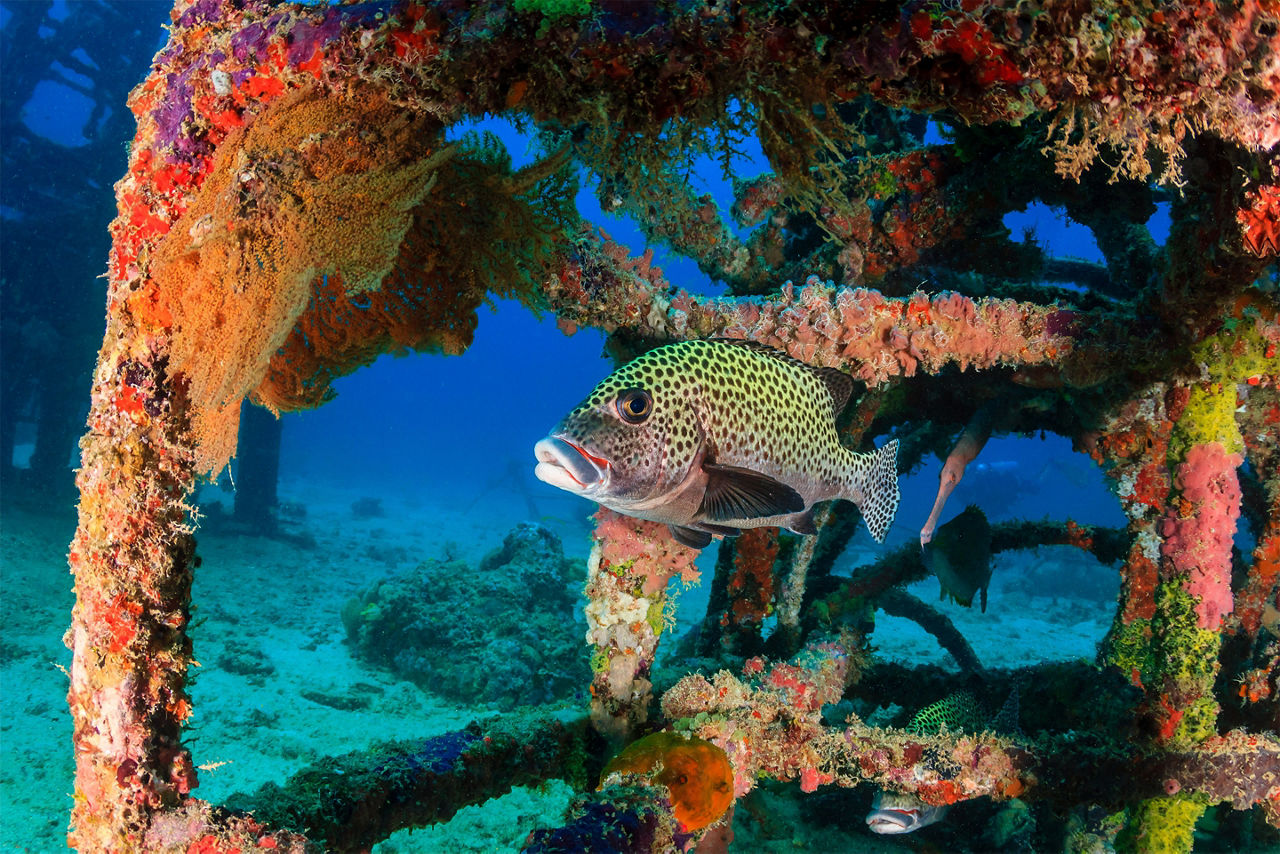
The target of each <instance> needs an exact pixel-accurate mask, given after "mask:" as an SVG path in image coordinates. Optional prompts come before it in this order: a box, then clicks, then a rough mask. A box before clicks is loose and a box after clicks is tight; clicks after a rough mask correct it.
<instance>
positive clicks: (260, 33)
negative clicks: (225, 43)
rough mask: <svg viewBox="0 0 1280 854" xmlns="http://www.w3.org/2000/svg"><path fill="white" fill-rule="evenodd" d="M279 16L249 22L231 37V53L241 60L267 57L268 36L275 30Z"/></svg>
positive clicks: (252, 60) (257, 60)
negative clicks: (257, 21)
mask: <svg viewBox="0 0 1280 854" xmlns="http://www.w3.org/2000/svg"><path fill="white" fill-rule="evenodd" d="M278 22H279V18H278V17H277V16H272V17H270V18H268V19H267V20H265V21H261V22H259V23H253V24H248V25H247V26H245V27H244V28H243V29H241V30H240V32H238V33H236V34H235V35H233V36H232V37H231V55H232V56H234V57H235V58H236V59H237V60H238V61H240V62H246V61H251V62H261V61H262V60H264V59H266V58H267V38H268V36H270V34H271V33H273V32H275V29H276V24H277V23H278Z"/></svg>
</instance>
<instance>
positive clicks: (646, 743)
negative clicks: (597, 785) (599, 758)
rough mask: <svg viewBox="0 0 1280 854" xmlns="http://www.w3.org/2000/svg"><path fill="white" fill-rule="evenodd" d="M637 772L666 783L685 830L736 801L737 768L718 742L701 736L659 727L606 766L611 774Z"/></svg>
mask: <svg viewBox="0 0 1280 854" xmlns="http://www.w3.org/2000/svg"><path fill="white" fill-rule="evenodd" d="M615 773H616V774H639V775H643V776H647V777H648V778H649V780H650V782H652V783H656V784H658V785H662V786H666V787H667V791H668V792H670V795H671V808H672V812H673V813H674V814H675V817H676V820H677V821H679V822H680V824H681V827H682V830H684V831H685V832H692V831H695V830H701V829H702V828H704V827H706V826H707V825H709V824H711V822H713V821H715V820H716V819H718V818H720V816H722V815H724V812H725V810H727V809H728V808H729V805H730V804H731V803H733V768H732V767H731V766H730V765H729V757H728V756H726V755H725V752H724V751H723V750H721V749H720V748H719V747H716V746H715V745H714V744H712V743H711V742H709V741H703V740H702V739H700V738H685V737H684V736H682V735H680V734H678V733H674V732H655V733H653V734H652V735H646V736H645V737H644V738H641V739H639V740H637V741H634V742H632V743H631V744H629V745H627V747H626V748H625V749H623V751H622V752H621V753H619V754H618V755H617V756H615V757H613V759H611V760H610V761H609V764H608V765H606V766H605V769H604V774H603V775H602V776H601V779H602V780H604V779H607V778H608V777H609V775H610V774H615Z"/></svg>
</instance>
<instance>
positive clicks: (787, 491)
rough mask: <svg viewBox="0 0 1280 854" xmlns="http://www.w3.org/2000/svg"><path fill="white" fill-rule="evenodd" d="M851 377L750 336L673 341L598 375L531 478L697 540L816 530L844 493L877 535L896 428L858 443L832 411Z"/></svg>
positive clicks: (845, 396)
mask: <svg viewBox="0 0 1280 854" xmlns="http://www.w3.org/2000/svg"><path fill="white" fill-rule="evenodd" d="M852 393H853V380H852V379H851V378H850V377H849V375H848V374H845V373H842V372H840V371H838V370H836V369H834V368H815V367H813V366H812V365H807V364H805V363H803V362H800V361H798V360H796V359H793V358H791V357H790V356H788V355H786V354H784V353H781V352H779V351H777V350H773V349H771V348H769V347H765V346H764V345H761V344H756V343H754V342H750V341H737V340H730V339H709V340H703V341H682V342H679V343H676V344H668V345H666V346H663V347H658V348H656V349H654V350H651V351H649V352H648V353H645V354H644V355H642V356H640V357H639V358H637V359H635V360H633V361H631V362H629V363H627V364H626V365H623V366H622V367H621V368H619V369H618V370H616V371H614V372H613V373H612V374H610V375H609V376H608V377H606V378H605V379H604V380H603V381H602V382H601V383H600V384H599V385H597V386H596V387H595V389H594V390H593V391H592V392H591V394H590V395H588V396H587V399H586V400H584V401H583V402H582V403H581V404H579V405H578V406H577V407H576V408H575V409H574V410H573V411H571V412H570V413H569V414H568V415H567V416H565V418H564V420H562V421H561V422H560V423H559V424H558V425H557V426H556V427H555V428H554V429H553V430H552V431H551V433H550V434H549V435H548V436H547V437H546V438H544V439H542V440H541V441H540V442H538V443H537V445H535V446H534V453H535V455H536V456H537V458H538V464H537V468H536V469H535V472H534V473H535V474H536V475H537V477H538V478H539V479H540V480H543V481H545V482H546V483H549V484H551V485H552V486H557V487H559V488H561V489H564V490H567V491H569V492H572V493H574V494H576V495H581V496H582V497H584V498H589V499H591V500H592V501H595V502H597V503H599V504H602V505H604V506H605V507H608V508H610V509H612V510H616V511H617V512H619V513H622V514H624V515H627V516H634V517H636V518H639V519H648V520H650V521H654V522H663V523H666V524H667V525H668V526H669V527H670V528H671V533H672V535H673V536H674V537H675V538H676V540H678V541H679V542H681V543H683V544H685V545H687V546H691V547H693V548H702V547H703V546H705V545H707V544H708V543H710V542H711V538H712V536H713V535H715V536H730V537H731V536H736V535H737V534H740V533H741V532H742V529H743V528H759V527H766V526H774V525H776V526H779V527H784V528H787V529H789V530H791V531H794V532H796V533H798V534H812V533H814V532H815V530H816V529H815V527H814V523H813V516H812V509H813V505H814V504H815V503H816V502H819V501H827V500H830V499H835V498H845V499H848V500H850V501H852V502H853V503H854V504H856V505H857V506H858V508H859V509H860V510H861V511H862V517H863V519H864V520H865V521H866V523H867V529H868V530H869V531H870V532H871V535H872V536H873V537H874V538H875V539H876V541H877V542H883V541H884V536H885V533H886V532H887V531H888V529H889V525H890V524H891V523H892V522H893V517H894V514H895V513H896V512H897V509H898V470H897V453H898V442H897V440H896V439H895V440H893V441H891V442H889V443H887V444H886V445H885V446H884V447H882V448H880V449H879V450H878V451H875V452H873V453H868V454H860V453H856V452H854V451H850V450H848V449H846V448H845V447H843V446H842V445H841V444H840V441H839V438H838V436H837V434H836V424H835V420H836V415H837V414H838V413H839V412H840V410H842V409H843V408H844V406H845V404H846V403H847V402H848V401H849V397H850V395H851V394H852Z"/></svg>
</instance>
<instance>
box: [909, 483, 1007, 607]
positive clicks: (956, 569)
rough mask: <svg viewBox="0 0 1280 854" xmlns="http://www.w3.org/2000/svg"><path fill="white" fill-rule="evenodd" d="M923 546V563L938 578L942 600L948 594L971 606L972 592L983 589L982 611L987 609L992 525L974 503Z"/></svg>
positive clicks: (966, 605)
mask: <svg viewBox="0 0 1280 854" xmlns="http://www.w3.org/2000/svg"><path fill="white" fill-rule="evenodd" d="M923 549H924V564H925V566H926V567H928V569H929V571H930V572H932V573H933V574H934V575H936V576H937V577H938V584H939V585H941V587H942V593H941V595H940V596H939V597H938V598H939V599H943V598H946V597H947V596H948V595H950V596H951V598H952V599H954V600H955V601H957V602H959V603H960V604H961V605H963V606H965V607H966V608H968V607H969V606H970V605H972V604H973V594H974V593H975V592H977V591H979V590H981V591H982V613H984V614H985V613H986V612H987V588H988V587H989V586H990V585H991V525H990V524H989V523H988V522H987V517H986V514H985V513H983V512H982V510H981V509H980V508H978V507H976V506H974V505H972V504H971V505H969V506H968V507H966V508H965V509H964V512H963V513H961V514H960V515H958V516H956V517H955V518H954V519H952V520H951V521H950V522H948V523H946V524H945V525H943V526H942V527H941V528H939V529H938V531H937V533H935V534H934V535H933V540H932V541H930V542H929V544H928V545H926V546H924V547H923Z"/></svg>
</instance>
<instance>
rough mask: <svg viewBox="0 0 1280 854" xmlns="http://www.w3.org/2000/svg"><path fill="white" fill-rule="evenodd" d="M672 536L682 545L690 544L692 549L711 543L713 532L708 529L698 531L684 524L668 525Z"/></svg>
mask: <svg viewBox="0 0 1280 854" xmlns="http://www.w3.org/2000/svg"><path fill="white" fill-rule="evenodd" d="M667 528H668V529H669V530H670V531H671V536H672V537H674V538H675V541H676V542H677V543H679V544H680V545H682V546H688V547H689V548H691V549H701V548H705V547H706V546H708V545H710V543H711V534H709V533H707V532H706V531H698V530H695V529H693V528H686V527H684V526H683V525H668V526H667Z"/></svg>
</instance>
